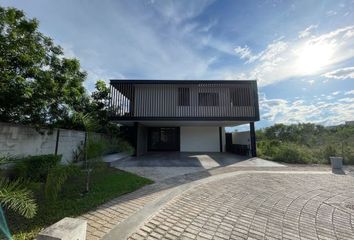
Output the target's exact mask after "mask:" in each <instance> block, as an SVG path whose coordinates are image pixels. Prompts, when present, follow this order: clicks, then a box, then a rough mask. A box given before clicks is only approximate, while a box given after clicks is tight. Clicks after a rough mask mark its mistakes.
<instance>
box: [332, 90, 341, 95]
mask: <svg viewBox="0 0 354 240" xmlns="http://www.w3.org/2000/svg"><path fill="white" fill-rule="evenodd" d="M338 94H340V91H335V92H332V95H333V96H336V95H338Z"/></svg>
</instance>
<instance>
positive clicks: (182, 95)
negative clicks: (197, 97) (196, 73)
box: [178, 88, 190, 106]
mask: <svg viewBox="0 0 354 240" xmlns="http://www.w3.org/2000/svg"><path fill="white" fill-rule="evenodd" d="M189 101H190V97H189V88H178V106H189V105H190V102H189Z"/></svg>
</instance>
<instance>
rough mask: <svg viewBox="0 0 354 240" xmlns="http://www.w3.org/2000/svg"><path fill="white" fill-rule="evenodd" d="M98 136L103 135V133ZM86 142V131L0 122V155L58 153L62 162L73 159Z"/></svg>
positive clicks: (15, 155) (16, 155) (17, 155)
mask: <svg viewBox="0 0 354 240" xmlns="http://www.w3.org/2000/svg"><path fill="white" fill-rule="evenodd" d="M97 135H98V136H100V137H102V135H101V134H98V133H97ZM84 142H85V132H83V131H76V130H68V129H35V128H33V127H28V126H23V125H16V124H9V123H0V156H11V157H23V156H29V155H32V156H33V155H42V154H58V155H62V162H63V163H66V162H70V161H72V160H73V157H74V151H75V150H77V149H78V147H79V146H82V145H83V144H84Z"/></svg>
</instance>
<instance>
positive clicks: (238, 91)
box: [230, 88, 251, 106]
mask: <svg viewBox="0 0 354 240" xmlns="http://www.w3.org/2000/svg"><path fill="white" fill-rule="evenodd" d="M230 101H231V106H251V92H250V89H249V88H231V89H230Z"/></svg>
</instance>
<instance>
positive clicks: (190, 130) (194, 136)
mask: <svg viewBox="0 0 354 240" xmlns="http://www.w3.org/2000/svg"><path fill="white" fill-rule="evenodd" d="M180 151H181V152H220V137H219V127H181V150H180Z"/></svg>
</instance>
